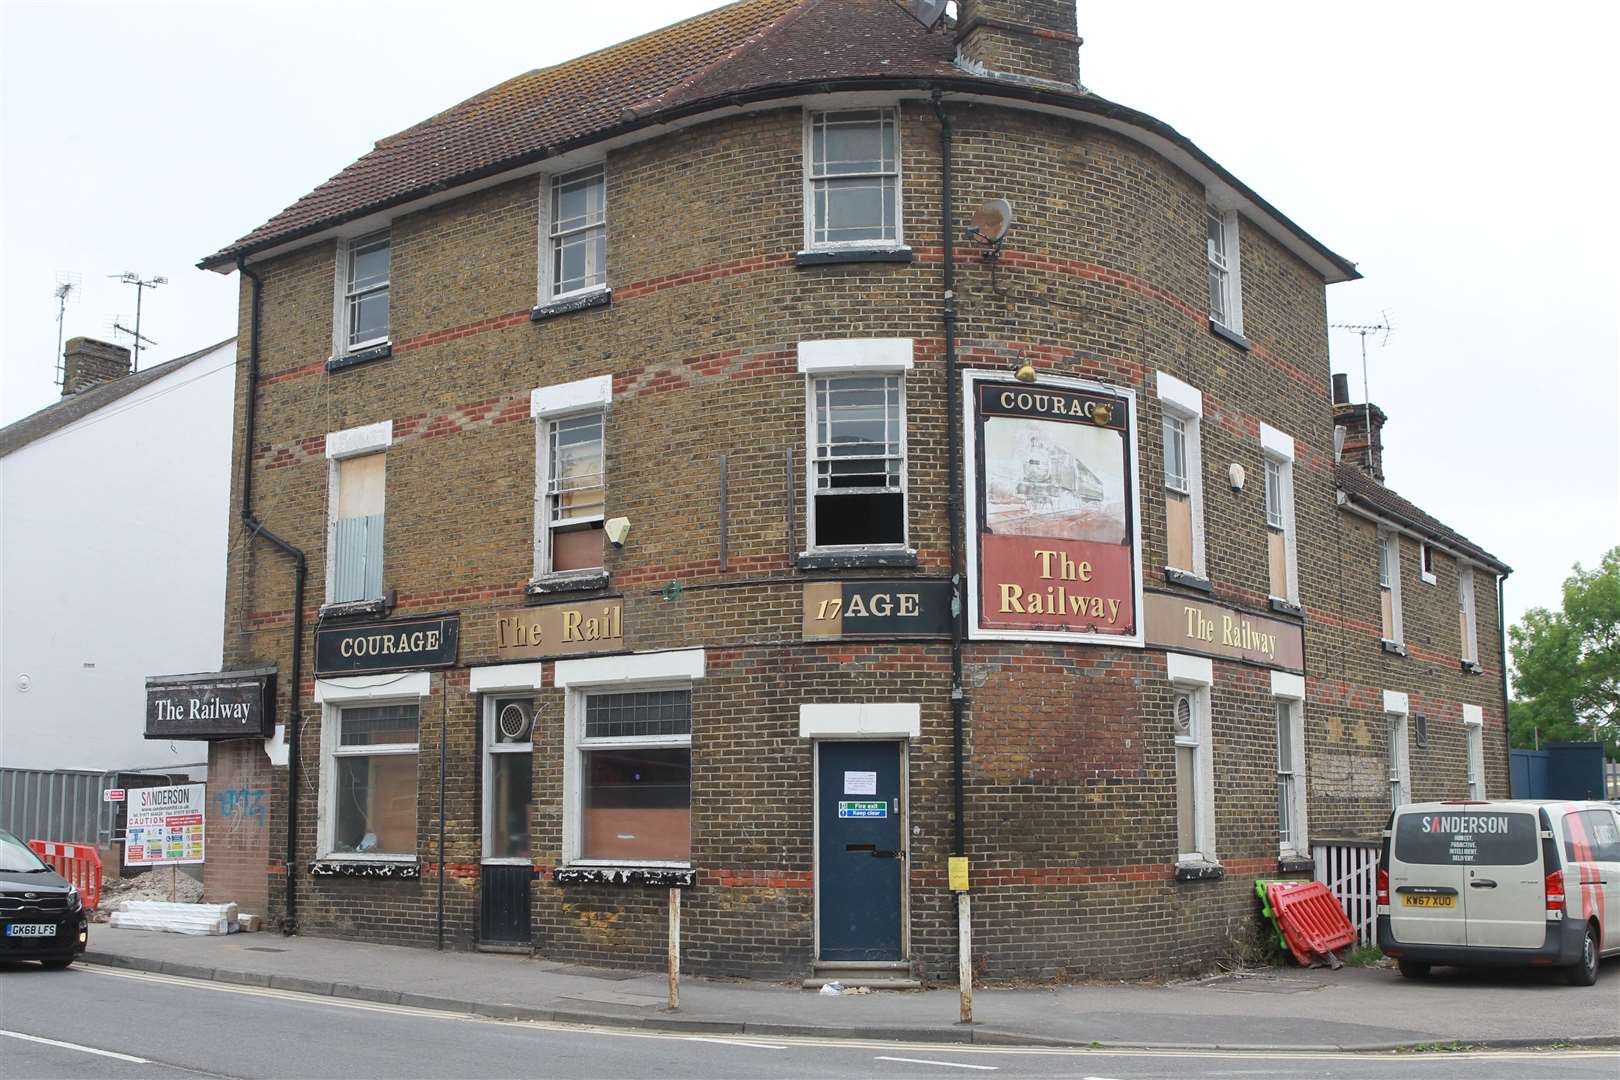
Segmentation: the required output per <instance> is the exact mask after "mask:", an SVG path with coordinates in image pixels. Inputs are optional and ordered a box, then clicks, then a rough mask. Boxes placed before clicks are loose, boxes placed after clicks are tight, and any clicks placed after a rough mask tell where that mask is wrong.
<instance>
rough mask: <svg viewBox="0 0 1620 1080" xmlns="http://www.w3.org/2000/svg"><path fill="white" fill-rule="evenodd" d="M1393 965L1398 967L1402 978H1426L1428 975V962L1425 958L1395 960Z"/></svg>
mask: <svg viewBox="0 0 1620 1080" xmlns="http://www.w3.org/2000/svg"><path fill="white" fill-rule="evenodd" d="M1395 966H1396V967H1397V968H1399V969H1400V971H1401V977H1402V978H1403V979H1427V978H1428V977H1429V966H1430V965H1429V962H1428V961H1427V960H1397V961H1395Z"/></svg>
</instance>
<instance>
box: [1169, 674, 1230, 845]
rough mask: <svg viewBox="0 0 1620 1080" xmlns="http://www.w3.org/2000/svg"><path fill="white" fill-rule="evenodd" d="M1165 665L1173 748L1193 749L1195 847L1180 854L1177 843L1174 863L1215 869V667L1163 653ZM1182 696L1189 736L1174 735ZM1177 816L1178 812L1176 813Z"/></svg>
mask: <svg viewBox="0 0 1620 1080" xmlns="http://www.w3.org/2000/svg"><path fill="white" fill-rule="evenodd" d="M1165 664H1166V668H1167V671H1168V673H1169V677H1170V686H1171V689H1172V690H1173V691H1174V693H1173V694H1172V697H1171V704H1170V708H1171V716H1170V723H1171V736H1172V739H1173V745H1174V746H1191V747H1193V803H1194V807H1193V825H1194V830H1195V832H1196V834H1197V836H1196V838H1197V841H1198V843H1197V845H1196V850H1194V851H1181V850H1179V848H1180V844H1179V842H1178V843H1177V845H1176V846H1177V849H1178V850H1177V851H1176V862H1177V863H1178V864H1185V863H1208V864H1210V865H1218V860H1217V859H1216V855H1215V753H1214V738H1213V728H1214V724H1213V710H1212V708H1211V704H1212V696H1211V694H1210V688H1211V686H1212V685H1213V683H1214V667H1215V665H1214V664H1213V663H1212V662H1211V661H1210V659H1209V658H1208V657H1207V656H1190V655H1187V654H1185V653H1166V654H1165ZM1182 695H1186V696H1187V697H1189V698H1190V699H1191V701H1192V735H1191V736H1181V735H1176V734H1175V727H1174V725H1175V708H1176V704H1175V703H1176V700H1177V699H1178V698H1180V697H1181V696H1182ZM1172 754H1174V751H1173V750H1172ZM1174 775H1175V759H1174V757H1173V756H1172V758H1171V776H1172V778H1173V777H1174ZM1173 783H1174V781H1173V780H1172V784H1173ZM1179 812H1180V811H1179V808H1178V809H1177V813H1179ZM1175 832H1176V829H1175V826H1174V825H1172V827H1171V833H1172V835H1175Z"/></svg>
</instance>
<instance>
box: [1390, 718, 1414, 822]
mask: <svg viewBox="0 0 1620 1080" xmlns="http://www.w3.org/2000/svg"><path fill="white" fill-rule="evenodd" d="M1387 719H1388V721H1389V754H1388V765H1389V802H1390V806H1391V807H1392V808H1399V807H1400V806H1402V805H1403V804H1405V803H1408V802H1411V801H1412V798H1411V780H1410V775H1409V772H1408V765H1407V756H1406V737H1407V736H1406V714H1405V713H1389V714H1388V715H1387Z"/></svg>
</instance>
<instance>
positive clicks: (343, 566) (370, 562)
mask: <svg viewBox="0 0 1620 1080" xmlns="http://www.w3.org/2000/svg"><path fill="white" fill-rule="evenodd" d="M386 461H387V455H385V454H366V455H365V456H363V457H352V458H345V459H343V460H341V461H339V462H338V463H337V498H336V507H335V512H334V516H335V517H336V519H337V520H336V522H335V528H334V529H333V535H332V551H331V559H332V596H331V600H332V602H333V603H345V602H347V601H351V600H374V599H376V598H377V597H380V596H381V595H382V593H383V488H384V482H385V477H386V465H385V462H386Z"/></svg>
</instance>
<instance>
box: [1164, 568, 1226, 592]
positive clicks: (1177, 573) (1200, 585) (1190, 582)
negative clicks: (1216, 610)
mask: <svg viewBox="0 0 1620 1080" xmlns="http://www.w3.org/2000/svg"><path fill="white" fill-rule="evenodd" d="M1164 580H1166V581H1168V582H1169V583H1170V584H1172V585H1185V586H1186V587H1187V588H1189V589H1197V590H1198V591H1199V592H1201V593H1213V592H1214V591H1215V586H1214V585H1212V584H1210V580H1209V578H1204V577H1199V576H1198V575H1197V574H1194V573H1191V572H1190V571H1187V570H1176V569H1173V568H1172V567H1168V566H1167V567H1165V568H1164Z"/></svg>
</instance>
